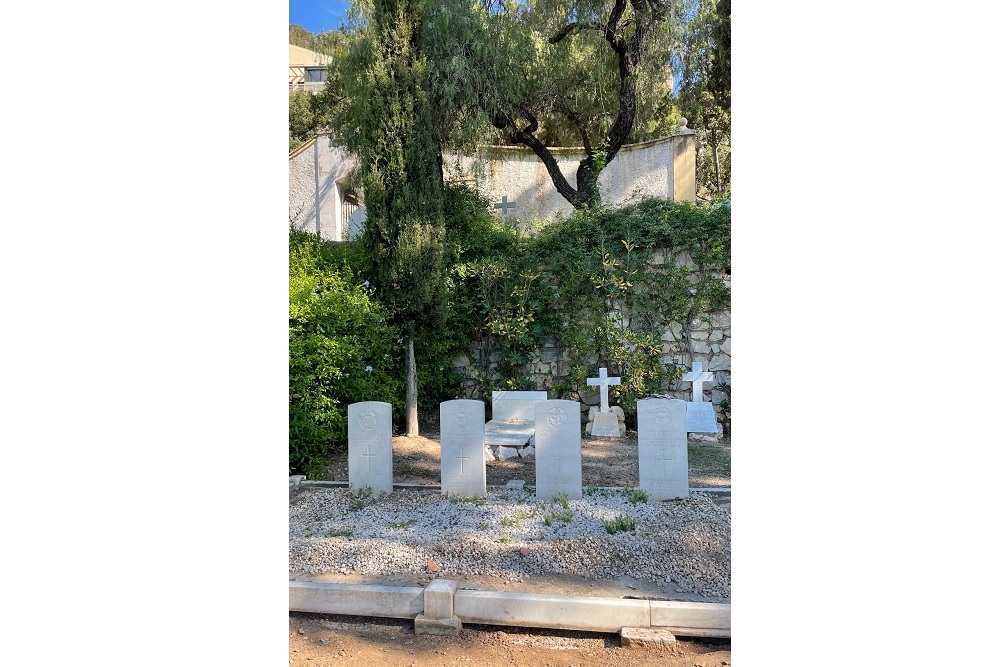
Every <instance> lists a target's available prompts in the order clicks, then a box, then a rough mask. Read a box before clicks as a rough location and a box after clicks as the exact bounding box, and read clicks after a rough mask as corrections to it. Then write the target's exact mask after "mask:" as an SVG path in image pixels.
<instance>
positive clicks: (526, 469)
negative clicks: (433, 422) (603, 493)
mask: <svg viewBox="0 0 1000 667" xmlns="http://www.w3.org/2000/svg"><path fill="white" fill-rule="evenodd" d="M439 438H440V434H439V432H438V431H437V430H436V429H435V428H434V427H432V426H429V427H427V428H425V429H423V430H422V433H421V435H420V436H418V437H416V438H407V437H405V436H394V437H393V439H392V478H393V481H395V482H399V483H403V484H440V483H441V441H440V439H439ZM581 445H582V450H583V485H584V486H588V485H593V486H638V485H639V458H638V448H639V437H638V435H637V433H636V432H635V431H628V432H626V433H625V435H624V436H623V437H621V438H595V437H592V436H584V438H583V440H582V443H581ZM688 452H689V454H688V484H689V485H690V486H691V487H716V488H717V487H727V486H729V485H730V483H729V456H730V443H729V439H728V438H725V439H722V440H720V442H718V443H708V442H705V443H702V442H691V443H689V445H688ZM324 478H325V479H328V480H341V481H346V480H347V452H346V451H344V452H340V453H339V454H337V456H335V457H334V458H333V460H332V461H331V463H330V465H329V466H328V467H327V468H326V471H325V474H324ZM512 479H523V480H524V481H525V483H526V484H527V485H528V486H534V485H535V459H534V457H528V458H524V459H522V458H512V459H506V460H503V461H500V460H497V461H489V462H487V464H486V484H487V485H497V486H502V485H503V484H506V483H507V482H508V481H509V480H512Z"/></svg>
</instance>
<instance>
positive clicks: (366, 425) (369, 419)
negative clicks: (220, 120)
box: [361, 410, 378, 431]
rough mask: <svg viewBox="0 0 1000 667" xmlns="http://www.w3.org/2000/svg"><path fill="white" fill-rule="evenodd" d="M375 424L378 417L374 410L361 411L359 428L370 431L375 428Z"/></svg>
mask: <svg viewBox="0 0 1000 667" xmlns="http://www.w3.org/2000/svg"><path fill="white" fill-rule="evenodd" d="M376 424H378V418H377V417H376V416H375V412H374V411H372V410H368V411H367V412H364V413H362V415H361V428H363V429H364V430H366V431H370V430H372V429H373V428H375V425H376Z"/></svg>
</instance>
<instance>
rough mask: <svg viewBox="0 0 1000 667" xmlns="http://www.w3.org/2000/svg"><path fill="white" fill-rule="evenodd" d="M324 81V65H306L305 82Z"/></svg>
mask: <svg viewBox="0 0 1000 667" xmlns="http://www.w3.org/2000/svg"><path fill="white" fill-rule="evenodd" d="M324 81H326V68H325V67H307V68H306V83H322V82H324Z"/></svg>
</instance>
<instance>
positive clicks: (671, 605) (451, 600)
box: [288, 579, 732, 638]
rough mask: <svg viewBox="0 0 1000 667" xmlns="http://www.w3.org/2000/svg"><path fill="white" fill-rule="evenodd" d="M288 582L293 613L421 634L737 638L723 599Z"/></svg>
mask: <svg viewBox="0 0 1000 667" xmlns="http://www.w3.org/2000/svg"><path fill="white" fill-rule="evenodd" d="M288 586H289V611H296V612H310V613H319V614H343V615H353V616H381V617H388V618H412V619H414V622H415V626H414V628H415V631H416V632H417V633H418V634H424V633H427V634H450V635H456V634H458V632H459V630H461V627H462V623H474V624H482V625H510V626H520V627H535V628H551V629H556V630H582V631H589V632H621V630H622V628H650V629H654V630H657V629H660V630H666V631H668V632H670V633H672V634H674V635H677V636H682V637H684V636H686V637H719V638H730V637H731V636H732V632H731V605H730V604H724V603H715V602H676V601H666V600H632V599H619V598H600V597H585V596H573V595H543V594H534V593H504V592H499V591H478V590H462V589H459V588H458V582H456V581H453V580H448V579H435V580H434V581H432V582H431V583H430V584H428V586H427V588H418V587H404V586H380V585H369V584H328V583H320V582H310V581H290V582H288ZM449 612H450V613H449ZM418 617H419V619H420V621H419V622H418V621H417V619H418Z"/></svg>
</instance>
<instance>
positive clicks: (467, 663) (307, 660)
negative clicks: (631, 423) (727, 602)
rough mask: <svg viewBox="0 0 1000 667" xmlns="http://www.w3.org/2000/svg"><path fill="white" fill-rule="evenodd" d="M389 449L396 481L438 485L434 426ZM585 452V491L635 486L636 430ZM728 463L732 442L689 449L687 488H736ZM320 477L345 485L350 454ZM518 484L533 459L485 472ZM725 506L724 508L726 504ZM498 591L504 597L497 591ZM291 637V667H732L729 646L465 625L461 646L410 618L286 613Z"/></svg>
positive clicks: (595, 441)
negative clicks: (655, 644)
mask: <svg viewBox="0 0 1000 667" xmlns="http://www.w3.org/2000/svg"><path fill="white" fill-rule="evenodd" d="M392 450H393V480H394V481H396V482H400V483H407V484H440V482H441V443H440V440H439V432H438V431H437V429H436V425H428V426H425V427H424V428H423V432H422V435H421V436H419V437H414V438H408V437H405V436H395V437H393V440H392ZM582 450H583V484H584V486H588V485H593V486H631V487H635V486H638V484H639V461H638V457H637V453H638V436H637V434H636V433H635V432H634V431H628V432H627V433H626V434H625V435H624V436H623V437H621V438H600V437H591V436H584V438H583V440H582ZM729 460H730V443H729V439H728V438H725V439H722V440H720V442H718V443H710V442H705V443H701V442H691V443H689V446H688V463H689V484H690V486H691V487H716V488H717V487H728V486H730V466H729ZM324 477H325V479H329V480H342V481H346V480H347V453H346V452H342V453H340V454H338V455H337V456H335V457H334V458H333V460H332V461H331V463H330V465H329V466H328V467H327V468H326V471H325V474H324ZM514 479H521V480H524V481H525V483H526V484H527V485H528V486H534V485H535V460H534V457H529V458H523V459H522V458H513V459H507V460H503V461H500V460H498V461H491V462H488V463H487V464H486V483H487V484H488V485H503V484H505V483H507V482H508V481H509V480H514ZM720 500H721V499H720ZM723 502H728V497H727V498H726V499H725V500H724V501H723ZM619 583H622V582H619ZM628 583H629V582H623V588H624V589H625V590H628V589H635V588H636V586H635V584H636V582H632V584H633V585H631V586H624V584H628ZM505 585H506V584H504V586H505ZM532 586H533V587H534V588H536V589H538V588H540V587H541V588H543V589H544V590H545V591H546V592H559V590H562V592H563V593H564V594H570V595H573V594H586V587H587V586H591V587H592V586H594V584H593V583H592V582H589V583H588V582H583V583H581V582H569V581H567V578H566V577H562V578H558V579H557V578H552V581H551V582H548V581H547V580H545V579H544V578H542V577H539V578H537V579H533V580H532ZM557 588H558V589H559V590H556V589H557ZM496 589H498V590H504V588H503V586H501V585H500V584H499V583H498V585H497V586H496ZM506 590H511V589H510V588H509V587H508V588H507V589H506ZM633 592H636V593H639V592H641V591H638V590H634V591H633ZM288 629H289V664H297V665H310V666H323V665H352V667H357V666H360V665H365V666H371V667H396V666H399V667H452V666H454V667H478V666H480V665H489V666H490V667H496V666H498V665H518V667H534V666H536V665H537V666H539V667H541V666H544V667H639V666H645V665H657V666H658V667H724V666H727V665H731V660H732V658H731V655H730V642H729V641H728V640H718V639H681V640H678V642H677V643H676V644H673V645H671V646H670V647H669V648H667V647H664V648H643V649H639V648H632V647H623V646H622V645H621V641H620V639H619V636H618V635H617V634H607V633H592V632H573V631H565V630H547V629H540V628H516V627H509V626H488V625H466V626H464V627H463V629H462V631H461V633H460V635H459V636H458V637H438V636H432V635H416V634H414V632H413V621H410V620H406V619H385V618H372V617H355V616H336V615H328V614H307V613H299V612H292V613H289V620H288Z"/></svg>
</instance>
